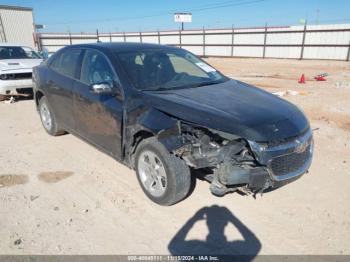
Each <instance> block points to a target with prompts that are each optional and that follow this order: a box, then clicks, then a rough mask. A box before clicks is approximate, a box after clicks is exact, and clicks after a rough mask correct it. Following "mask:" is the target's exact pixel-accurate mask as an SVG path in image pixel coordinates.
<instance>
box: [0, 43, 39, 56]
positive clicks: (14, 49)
mask: <svg viewBox="0 0 350 262" xmlns="http://www.w3.org/2000/svg"><path fill="white" fill-rule="evenodd" d="M39 58H41V57H40V55H39V54H38V53H36V52H35V51H34V50H33V49H31V48H29V47H25V46H24V47H21V46H0V59H39Z"/></svg>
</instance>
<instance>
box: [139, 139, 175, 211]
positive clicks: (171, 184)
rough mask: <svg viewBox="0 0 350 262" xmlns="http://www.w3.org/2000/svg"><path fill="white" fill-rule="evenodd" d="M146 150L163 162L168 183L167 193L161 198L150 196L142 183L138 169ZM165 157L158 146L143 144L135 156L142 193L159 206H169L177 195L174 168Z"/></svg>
mask: <svg viewBox="0 0 350 262" xmlns="http://www.w3.org/2000/svg"><path fill="white" fill-rule="evenodd" d="M158 146H159V145H158ZM161 146H162V145H161ZM164 149H165V148H164ZM146 150H149V151H152V152H153V153H155V154H156V155H157V157H159V158H160V160H161V161H162V163H163V165H164V169H165V174H166V181H167V183H166V189H165V192H164V193H163V194H162V195H161V196H160V197H155V196H153V195H152V194H150V193H149V192H148V191H147V189H146V188H145V187H144V185H143V183H142V181H141V177H140V174H139V168H138V162H139V161H138V159H139V157H140V155H141V153H142V152H144V151H146ZM162 151H163V150H162ZM166 153H168V154H169V155H170V153H169V152H166ZM163 155H164V152H160V150H159V149H158V148H157V147H156V146H154V145H152V144H141V145H139V147H138V148H137V150H136V154H135V169H136V170H135V171H136V174H137V179H138V181H139V184H140V185H141V188H142V191H143V192H144V193H145V194H146V195H147V197H148V198H150V199H151V200H152V201H153V202H155V203H157V204H160V205H168V203H169V201H171V199H172V198H173V197H174V195H175V190H176V182H175V177H174V176H175V174H174V172H173V170H172V168H171V167H170V166H169V164H168V161H167V159H165V158H164V157H163ZM172 174H173V175H172Z"/></svg>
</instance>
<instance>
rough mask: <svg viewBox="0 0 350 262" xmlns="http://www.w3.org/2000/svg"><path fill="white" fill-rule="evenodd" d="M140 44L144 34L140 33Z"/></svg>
mask: <svg viewBox="0 0 350 262" xmlns="http://www.w3.org/2000/svg"><path fill="white" fill-rule="evenodd" d="M140 43H142V33H141V32H140Z"/></svg>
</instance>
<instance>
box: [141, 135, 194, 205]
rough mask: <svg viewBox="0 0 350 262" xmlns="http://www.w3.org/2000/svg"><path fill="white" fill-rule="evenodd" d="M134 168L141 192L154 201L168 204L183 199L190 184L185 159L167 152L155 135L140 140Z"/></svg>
mask: <svg viewBox="0 0 350 262" xmlns="http://www.w3.org/2000/svg"><path fill="white" fill-rule="evenodd" d="M135 168H136V174H137V178H138V181H139V183H140V185H141V188H142V190H143V192H144V193H145V194H146V195H147V197H148V198H149V199H151V200H152V201H153V202H155V203H157V204H159V205H162V206H170V205H173V204H175V203H177V202H179V201H181V200H183V199H184V198H185V197H186V196H187V195H188V193H189V191H190V187H191V173H190V169H189V167H188V166H187V165H186V163H185V161H183V160H182V159H180V158H178V157H176V156H175V155H173V154H170V153H169V152H168V150H167V149H166V148H165V147H164V146H163V145H162V144H161V143H159V142H158V140H157V139H156V138H155V137H151V138H147V139H145V140H143V141H141V142H140V144H139V145H138V147H137V149H136V153H135Z"/></svg>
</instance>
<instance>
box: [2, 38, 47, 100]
mask: <svg viewBox="0 0 350 262" xmlns="http://www.w3.org/2000/svg"><path fill="white" fill-rule="evenodd" d="M41 62H42V58H41V56H40V55H39V54H38V53H37V52H35V51H34V50H33V49H32V48H30V47H26V46H21V45H15V44H5V43H0V96H4V95H18V94H27V93H31V92H32V85H33V84H32V69H33V67H34V66H37V65H39V64H40V63H41Z"/></svg>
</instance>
